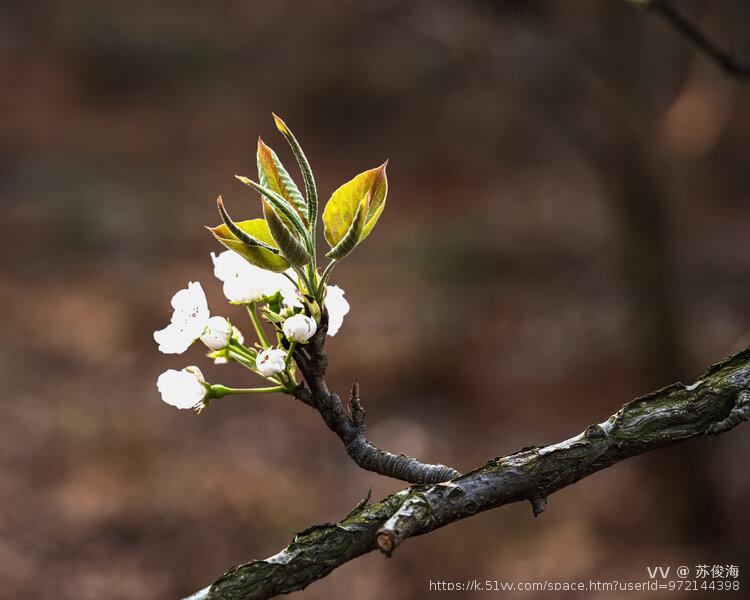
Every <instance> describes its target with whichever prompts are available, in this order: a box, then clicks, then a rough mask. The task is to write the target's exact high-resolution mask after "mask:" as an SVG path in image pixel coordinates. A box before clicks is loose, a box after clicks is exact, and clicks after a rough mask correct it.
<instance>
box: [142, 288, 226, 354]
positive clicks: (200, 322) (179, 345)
mask: <svg viewBox="0 0 750 600" xmlns="http://www.w3.org/2000/svg"><path fill="white" fill-rule="evenodd" d="M172 307H173V308H174V312H173V313H172V318H171V322H170V324H169V325H167V326H166V327H165V328H164V329H162V330H160V331H155V332H154V340H156V342H157V343H158V344H159V350H160V351H161V352H163V353H164V354H182V353H183V352H185V350H187V349H188V348H189V347H190V345H191V344H192V343H193V342H194V341H195V340H197V339H198V338H200V339H201V341H202V342H203V343H204V344H206V346H208V347H209V348H210V349H211V350H221V349H222V348H224V347H226V345H227V344H228V343H229V339H230V337H231V335H232V331H233V329H232V327H231V325H229V323H228V322H227V320H226V319H224V318H223V317H212V316H211V313H210V312H209V311H208V302H207V301H206V294H205V293H204V292H203V288H202V287H201V284H200V283H195V282H192V281H191V282H190V283H188V286H187V287H186V288H185V289H182V290H180V291H179V292H177V293H176V294H175V295H174V296H173V297H172ZM235 331H236V330H235ZM220 344H221V345H220Z"/></svg>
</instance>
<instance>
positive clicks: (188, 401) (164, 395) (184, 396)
mask: <svg viewBox="0 0 750 600" xmlns="http://www.w3.org/2000/svg"><path fill="white" fill-rule="evenodd" d="M156 387H157V388H158V389H159V393H160V394H161V399H162V400H164V402H166V403H167V404H171V405H172V406H176V407H177V408H198V406H200V405H201V404H202V403H203V401H204V400H205V399H206V397H207V396H208V387H207V386H206V381H205V380H204V379H203V373H201V371H200V369H199V368H198V367H185V368H184V369H182V371H175V370H174V369H169V371H164V373H162V374H161V375H159V379H158V380H157V381H156Z"/></svg>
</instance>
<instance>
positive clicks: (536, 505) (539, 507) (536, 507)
mask: <svg viewBox="0 0 750 600" xmlns="http://www.w3.org/2000/svg"><path fill="white" fill-rule="evenodd" d="M529 502H530V503H531V511H532V512H533V513H534V518H536V517H538V516H539V515H541V514H542V513H543V512H544V509H545V508H547V498H544V497H541V498H529Z"/></svg>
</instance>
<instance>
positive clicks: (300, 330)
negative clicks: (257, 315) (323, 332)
mask: <svg viewBox="0 0 750 600" xmlns="http://www.w3.org/2000/svg"><path fill="white" fill-rule="evenodd" d="M282 329H283V330H284V335H285V336H286V339H288V340H289V341H290V342H306V341H307V340H309V339H310V338H311V337H312V336H313V334H314V333H315V331H316V330H317V329H318V324H317V323H316V322H315V319H312V318H310V317H308V316H307V315H294V316H292V317H289V318H288V319H287V320H286V321H284V325H283V327H282Z"/></svg>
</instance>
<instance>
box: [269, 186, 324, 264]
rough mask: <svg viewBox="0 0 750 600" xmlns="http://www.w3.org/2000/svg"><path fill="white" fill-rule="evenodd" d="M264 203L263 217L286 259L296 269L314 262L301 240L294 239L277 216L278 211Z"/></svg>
mask: <svg viewBox="0 0 750 600" xmlns="http://www.w3.org/2000/svg"><path fill="white" fill-rule="evenodd" d="M262 202H263V216H264V217H265V218H266V222H267V223H268V229H269V231H270V232H271V235H272V236H273V239H274V241H275V242H276V245H277V246H278V247H279V250H281V252H282V254H283V255H284V258H286V259H287V260H288V261H289V262H290V263H291V264H292V265H294V266H295V267H304V266H305V265H306V264H308V263H309V262H310V261H311V260H312V257H311V256H310V255H309V254H308V252H307V250H305V247H304V246H303V245H302V244H301V243H300V242H299V240H298V239H297V238H296V237H294V234H292V232H291V231H290V230H289V229H288V228H287V226H286V225H285V224H284V221H283V220H282V219H281V217H280V216H279V215H277V214H276V211H275V210H274V209H273V208H271V205H270V204H269V203H268V202H266V201H265V200H263V201H262Z"/></svg>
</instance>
